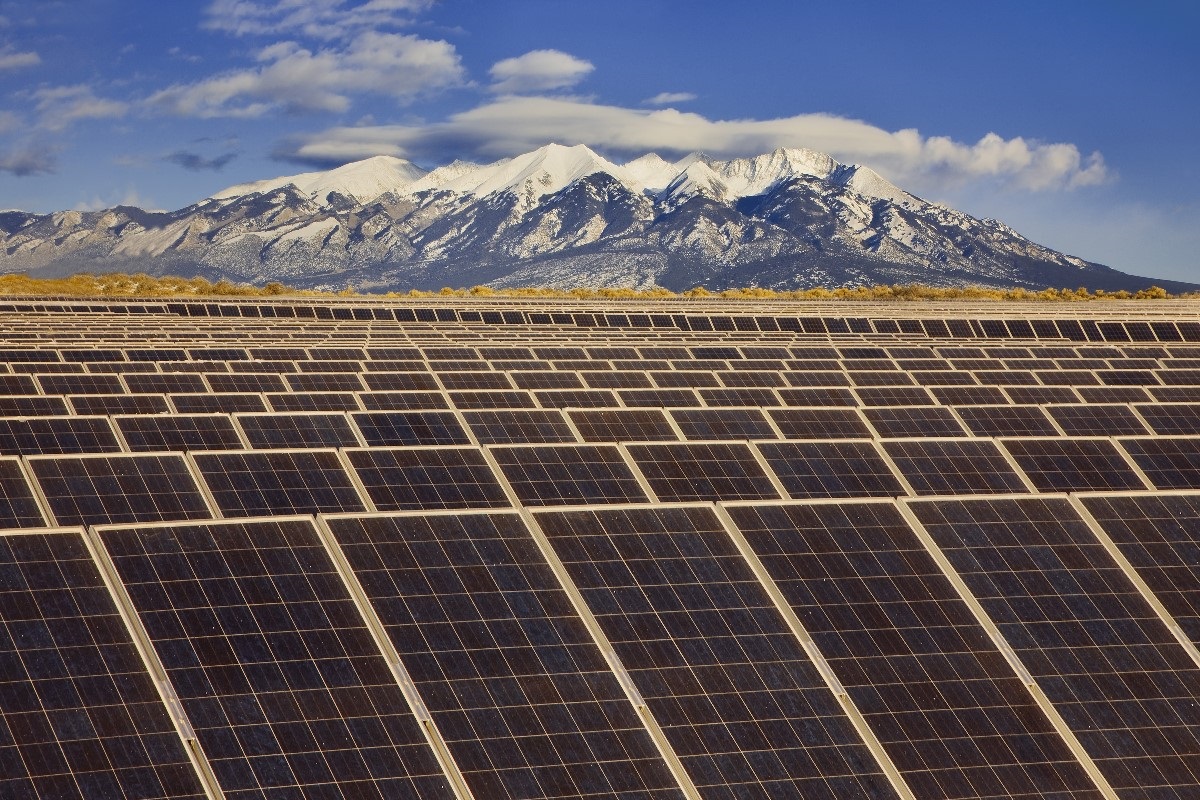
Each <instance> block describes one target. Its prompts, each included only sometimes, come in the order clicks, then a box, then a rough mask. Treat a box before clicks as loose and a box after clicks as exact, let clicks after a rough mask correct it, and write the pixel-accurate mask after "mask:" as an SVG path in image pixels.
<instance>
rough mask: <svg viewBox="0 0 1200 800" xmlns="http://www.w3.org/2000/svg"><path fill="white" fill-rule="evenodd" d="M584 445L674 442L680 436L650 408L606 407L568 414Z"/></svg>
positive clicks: (659, 413)
mask: <svg viewBox="0 0 1200 800" xmlns="http://www.w3.org/2000/svg"><path fill="white" fill-rule="evenodd" d="M567 416H568V417H570V418H571V422H572V423H573V424H574V425H575V429H576V430H578V431H579V435H580V436H582V437H583V440H584V441H585V442H657V441H676V440H677V439H678V438H679V437H678V436H676V434H675V429H674V428H673V427H671V423H670V422H669V421H668V420H667V417H666V415H665V414H663V412H661V411H657V410H654V409H649V408H629V409H626V408H606V409H581V410H578V411H574V410H572V411H568V412H567Z"/></svg>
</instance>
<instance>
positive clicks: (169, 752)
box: [0, 462, 205, 800]
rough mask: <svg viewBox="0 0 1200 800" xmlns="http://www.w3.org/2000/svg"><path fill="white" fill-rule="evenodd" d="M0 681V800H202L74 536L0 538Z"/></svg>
mask: <svg viewBox="0 0 1200 800" xmlns="http://www.w3.org/2000/svg"><path fill="white" fill-rule="evenodd" d="M0 463H2V462H0ZM0 674H2V675H3V681H2V684H0V685H2V690H0V763H2V764H3V769H2V770H0V795H2V796H4V797H10V798H26V797H28V798H35V797H36V798H68V797H71V798H100V797H114V798H116V797H119V798H128V800H160V799H161V800H167V798H195V799H196V800H200V798H203V797H205V792H204V789H203V788H202V786H201V784H200V780H199V778H198V776H197V775H196V772H195V771H194V769H193V767H192V765H191V762H190V761H189V760H188V756H187V752H186V751H185V750H184V746H183V742H182V740H180V738H179V735H178V734H177V733H176V731H175V726H174V724H173V723H172V721H171V718H170V716H169V715H168V714H167V710H166V707H165V706H164V705H163V704H162V701H161V700H160V698H159V694H158V691H157V690H156V688H155V686H154V681H153V680H152V678H151V677H150V674H149V673H148V672H147V670H146V666H145V664H144V663H143V662H142V659H141V657H140V656H139V654H138V652H137V649H136V648H135V646H134V643H133V639H132V637H131V636H130V634H129V631H128V629H127V628H126V627H125V624H124V622H123V621H122V619H121V617H120V614H119V613H118V611H117V607H116V604H115V603H114V601H113V599H112V596H111V595H110V594H109V592H108V589H107V588H106V586H105V583H104V579H103V578H102V577H101V574H100V571H99V569H98V568H97V566H96V564H95V562H94V561H93V560H92V558H91V555H90V554H89V553H88V550H87V547H86V545H85V544H84V541H83V537H82V535H81V534H80V533H79V532H77V531H54V532H45V533H40V532H39V533H36V534H28V533H26V534H10V535H5V536H0Z"/></svg>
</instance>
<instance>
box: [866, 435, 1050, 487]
mask: <svg viewBox="0 0 1200 800" xmlns="http://www.w3.org/2000/svg"><path fill="white" fill-rule="evenodd" d="M882 445H883V449H884V451H886V452H887V454H888V456H890V457H891V459H892V463H894V464H895V465H896V468H897V469H899V470H900V472H901V474H903V475H904V479H905V481H907V482H908V485H909V486H911V487H912V488H913V491H915V492H916V493H917V494H919V495H920V494H928V495H932V494H942V495H947V494H1013V493H1020V492H1028V491H1029V489H1028V488H1027V487H1026V485H1025V482H1024V481H1022V480H1021V476H1020V475H1019V474H1018V473H1017V471H1016V470H1014V469H1013V467H1012V465H1011V464H1009V463H1008V460H1007V459H1005V458H1004V455H1003V454H1002V453H1001V452H1000V450H999V448H997V447H996V445H995V443H994V442H990V441H979V440H973V439H942V440H924V441H916V440H912V441H898V442H883V443H882Z"/></svg>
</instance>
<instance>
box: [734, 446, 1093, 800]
mask: <svg viewBox="0 0 1200 800" xmlns="http://www.w3.org/2000/svg"><path fill="white" fill-rule="evenodd" d="M904 444H906V445H907V444H908V443H904ZM955 444H958V443H957V442H956V443H955ZM729 514H730V516H731V517H732V518H733V520H734V522H735V523H736V524H737V527H738V528H739V529H740V530H741V531H742V533H743V534H744V535H745V537H746V539H747V541H748V542H749V543H750V546H751V547H752V548H753V550H754V552H755V553H756V554H757V556H758V558H759V559H760V560H761V561H762V563H763V565H764V566H765V568H766V570H767V572H768V573H770V576H771V578H772V579H773V580H774V581H775V583H776V585H778V587H779V589H780V591H781V592H782V593H783V596H784V597H785V598H786V600H787V602H788V604H789V605H790V606H791V607H792V608H793V609H794V610H795V611H796V613H797V615H798V616H799V617H800V619H802V620H803V621H804V627H805V629H806V630H807V631H808V633H809V634H810V635H811V636H812V637H813V639H814V640H815V641H816V643H817V646H818V647H819V648H820V650H821V652H822V653H824V654H825V656H826V657H827V658H828V659H829V663H830V666H831V667H832V668H833V671H834V673H835V674H836V675H837V676H838V679H839V680H840V681H841V683H842V685H843V686H845V687H846V689H847V690H848V691H849V693H850V696H851V697H852V698H853V700H854V702H855V705H856V706H857V707H858V709H859V710H860V711H861V712H862V714H863V715H864V717H865V718H866V720H867V722H868V724H869V725H870V726H871V728H872V729H873V730H874V731H875V732H876V733H877V734H878V736H879V737H880V740H881V742H882V744H883V746H884V748H885V749H886V750H887V752H888V755H889V756H890V757H891V759H892V761H893V763H894V764H895V765H896V768H897V769H899V770H900V772H901V773H902V774H903V776H904V778H905V780H906V782H907V783H908V785H909V787H910V788H911V789H912V790H913V792H914V794H915V795H916V796H917V797H920V798H930V799H932V798H967V797H971V798H983V797H1009V798H1029V800H1033V798H1044V797H1078V798H1084V797H1093V798H1098V797H1101V796H1102V795H1101V794H1100V792H1099V791H1097V790H1096V789H1095V787H1094V786H1093V785H1092V783H1091V781H1090V779H1089V778H1088V776H1087V774H1086V773H1085V772H1084V770H1083V768H1082V767H1081V766H1080V764H1079V763H1078V762H1077V761H1076V760H1075V759H1074V757H1073V756H1072V754H1071V752H1070V750H1069V749H1068V747H1067V745H1066V744H1065V742H1063V740H1062V739H1061V738H1060V737H1059V735H1058V733H1057V732H1056V731H1055V729H1054V727H1053V725H1052V724H1051V723H1050V721H1049V720H1048V719H1046V717H1045V716H1044V715H1043V714H1042V712H1041V711H1040V709H1039V708H1038V706H1037V703H1036V702H1035V701H1034V699H1033V697H1032V696H1031V695H1030V694H1029V693H1028V692H1027V691H1026V690H1025V687H1024V686H1023V685H1022V683H1021V680H1020V678H1019V677H1018V676H1017V675H1016V673H1015V672H1013V670H1012V668H1011V667H1009V666H1008V664H1007V663H1005V661H1004V658H1003V656H1002V655H1001V654H1000V652H999V650H997V648H996V646H995V645H994V644H993V643H992V642H991V641H990V639H989V638H988V635H987V633H986V631H985V630H984V629H983V627H982V626H981V625H980V624H979V623H978V622H977V621H976V620H975V618H974V617H973V616H972V613H971V610H970V608H969V607H968V606H967V604H966V603H965V602H963V600H962V599H961V598H960V597H959V596H958V593H957V592H956V591H955V589H954V587H953V585H952V584H951V583H950V582H949V581H948V580H947V579H946V577H945V576H944V575H943V574H942V572H941V570H940V569H939V568H938V566H937V564H936V563H935V562H934V560H933V558H932V557H931V556H930V555H929V553H928V552H926V550H925V548H924V547H923V546H922V544H921V542H920V540H919V539H918V538H917V537H916V536H915V535H914V534H913V532H912V530H911V529H910V528H909V527H908V525H907V524H906V523H905V521H904V519H903V517H902V516H901V515H900V512H899V511H898V510H897V509H896V507H895V506H894V505H892V504H890V503H887V504H885V503H851V502H846V503H836V504H833V503H828V504H825V503H822V504H811V505H787V506H765V505H764V506H742V507H733V508H730V509H729Z"/></svg>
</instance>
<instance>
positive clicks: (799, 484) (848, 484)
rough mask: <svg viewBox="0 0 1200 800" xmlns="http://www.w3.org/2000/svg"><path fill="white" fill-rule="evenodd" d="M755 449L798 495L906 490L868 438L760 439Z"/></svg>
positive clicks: (878, 493)
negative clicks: (798, 440)
mask: <svg viewBox="0 0 1200 800" xmlns="http://www.w3.org/2000/svg"><path fill="white" fill-rule="evenodd" d="M758 449H759V452H761V453H762V454H763V458H765V459H766V461H767V463H768V464H769V465H770V466H771V469H772V470H773V471H774V472H775V475H776V476H778V478H779V481H780V482H781V483H782V484H783V488H784V489H786V490H787V492H788V494H789V495H791V496H792V497H794V498H797V499H800V498H809V497H894V496H896V495H902V494H906V491H905V489H904V486H903V484H901V483H900V481H899V480H898V479H897V478H896V476H895V475H894V474H893V473H892V470H891V468H890V467H888V464H887V462H886V461H884V459H883V458H882V457H881V456H880V455H879V452H878V451H877V450H876V449H875V447H874V445H872V444H871V442H855V441H828V442H808V441H804V442H779V443H775V442H762V443H760V444H759V445H758Z"/></svg>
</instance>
